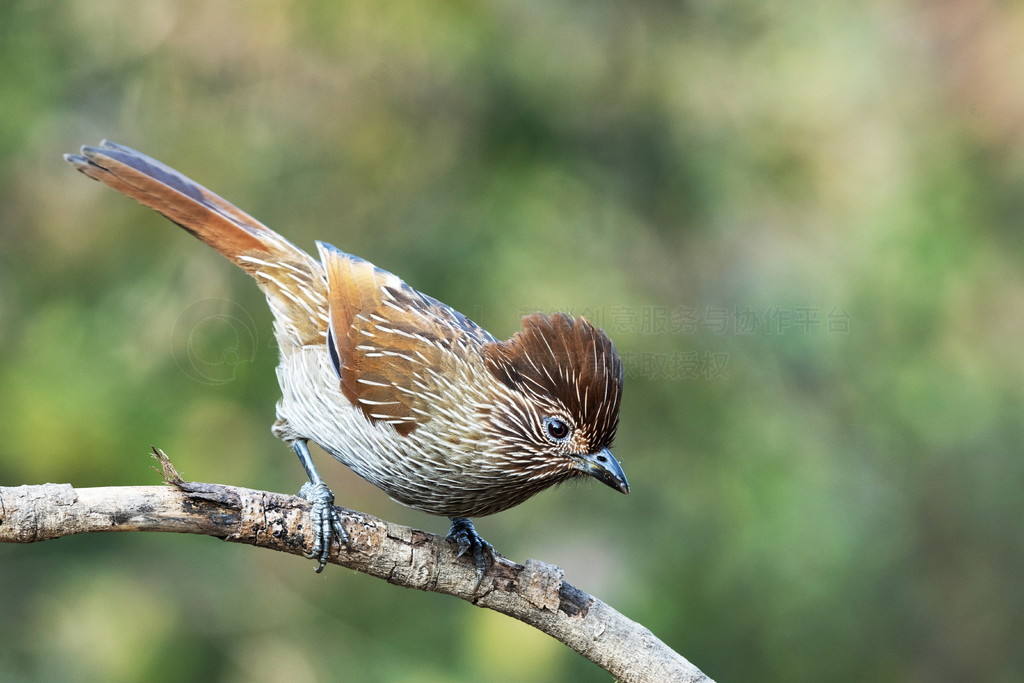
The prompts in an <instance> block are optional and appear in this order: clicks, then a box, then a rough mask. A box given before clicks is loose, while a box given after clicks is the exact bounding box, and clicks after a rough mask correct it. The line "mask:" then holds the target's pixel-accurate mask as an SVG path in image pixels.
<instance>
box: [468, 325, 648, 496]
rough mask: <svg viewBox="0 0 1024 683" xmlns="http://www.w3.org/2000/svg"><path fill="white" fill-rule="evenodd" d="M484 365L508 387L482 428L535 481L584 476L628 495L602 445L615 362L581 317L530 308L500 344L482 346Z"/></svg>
mask: <svg viewBox="0 0 1024 683" xmlns="http://www.w3.org/2000/svg"><path fill="white" fill-rule="evenodd" d="M484 360H485V362H486V365H487V369H488V371H489V372H490V374H491V375H493V376H494V377H495V378H497V380H498V381H499V382H500V384H501V385H502V386H503V387H504V388H506V389H507V390H508V391H504V392H502V398H501V399H500V400H498V401H496V402H495V403H494V405H493V406H492V408H491V410H490V411H489V415H488V418H489V420H488V422H489V424H488V430H487V431H488V432H489V436H490V437H491V439H492V440H493V441H494V442H496V443H497V448H496V450H498V451H499V452H500V453H502V454H503V455H505V456H506V457H507V458H508V459H509V460H510V461H511V462H514V463H515V465H516V466H517V467H520V468H522V470H523V471H524V474H528V476H529V478H531V479H534V478H535V479H536V480H538V481H545V480H547V481H550V480H555V481H558V480H563V479H568V478H571V477H574V476H583V475H587V476H591V477H594V478H595V479H597V480H598V481H600V482H602V483H604V484H607V485H608V486H610V487H611V488H613V489H615V490H616V491H620V492H622V493H629V484H628V483H627V481H626V475H625V474H624V473H623V471H622V467H621V466H620V465H619V463H618V461H617V460H616V459H615V457H614V456H613V455H612V453H611V451H610V450H609V448H610V446H611V444H612V441H613V439H614V438H615V430H616V428H617V427H618V424H619V403H620V400H621V397H622V360H621V359H620V358H619V354H618V353H617V352H616V351H615V345H614V344H613V343H612V341H611V339H609V338H608V335H606V334H605V333H604V332H602V331H601V330H599V329H598V328H596V327H594V326H593V325H591V324H590V323H589V322H588V321H587V320H586V319H585V318H573V317H571V316H569V315H565V314H562V313H558V314H555V315H550V316H549V315H543V314H539V313H535V314H532V315H528V316H526V317H524V318H523V329H522V330H520V331H519V332H517V333H516V334H515V335H513V337H512V338H511V339H509V340H508V341H504V342H492V343H490V344H487V345H486V346H485V347H484Z"/></svg>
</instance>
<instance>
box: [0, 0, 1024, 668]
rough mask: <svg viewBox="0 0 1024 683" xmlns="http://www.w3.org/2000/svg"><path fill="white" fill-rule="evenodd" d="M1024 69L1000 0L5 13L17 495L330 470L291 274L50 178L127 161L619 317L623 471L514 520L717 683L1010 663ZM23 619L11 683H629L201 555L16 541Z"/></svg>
mask: <svg viewBox="0 0 1024 683" xmlns="http://www.w3.org/2000/svg"><path fill="white" fill-rule="evenodd" d="M1022 46H1024V6H1022V5H1021V4H1020V3H995V2H988V1H982V2H973V1H971V0H951V1H949V2H944V3H927V2H913V1H911V0H897V1H896V2H879V1H874V2H870V1H869V2H866V3H864V2H862V3H854V2H842V1H840V2H832V3H817V4H813V3H812V4H808V3H803V4H796V3H754V2H745V1H743V0H725V1H724V2H706V3H700V2H677V3H670V2H655V1H644V2H636V3H583V2H572V1H571V0H551V1H548V2H537V1H536V0H534V1H528V2H508V1H502V0H497V1H491V2H481V3H473V2H464V1H461V2H460V1H454V0H453V1H449V2H413V1H411V0H397V1H394V2H387V3H365V2H335V1H333V0H330V1H329V0H319V1H315V0H314V1H300V0H292V1H284V0H280V1H273V2H271V1H270V0H263V1H256V2H216V3H207V2H201V1H199V0H190V1H187V2H179V1H171V0H150V1H148V2H129V1H127V0H119V1H109V2H87V1H86V0H77V1H76V0H57V1H56V2H52V1H51V2H42V1H31V2H29V1H24V0H12V1H8V2H6V3H3V5H2V7H0V86H2V87H0V387H2V389H3V390H2V391H0V434H2V435H3V441H2V445H0V483H3V484H7V485H16V484H22V483H41V482H44V481H58V482H65V481H67V482H71V483H73V484H75V485H77V486H104V485H119V484H120V485H129V484H151V483H155V482H156V481H157V480H158V479H157V476H156V475H155V474H154V473H152V472H151V471H150V469H149V466H150V464H151V463H150V462H149V461H148V460H147V457H146V451H147V448H148V446H149V445H150V444H151V443H155V444H158V445H160V446H161V447H163V448H165V449H166V450H167V451H168V453H169V454H170V455H171V457H172V459H173V460H174V462H175V463H176V464H177V465H178V467H179V469H180V470H181V471H182V472H183V474H184V475H185V476H187V477H190V478H192V479H196V480H200V481H218V482H224V483H234V484H239V485H246V486H254V487H266V488H271V489H275V490H281V491H294V490H297V489H298V487H299V485H300V484H301V482H302V472H301V469H300V468H299V467H298V465H297V464H296V463H295V462H294V458H293V456H292V455H291V453H290V452H289V451H288V449H287V448H286V447H285V446H284V445H282V444H281V443H279V442H277V441H276V440H275V439H274V438H273V437H272V436H271V434H270V431H269V426H270V423H271V422H272V420H273V404H274V401H275V399H276V396H277V388H276V380H275V377H274V372H273V368H274V366H275V360H276V359H275V354H276V350H275V348H274V345H273V342H272V339H271V336H270V316H269V312H268V311H267V309H266V307H265V304H264V303H263V301H262V300H261V297H260V295H259V292H258V291H257V289H256V287H254V286H253V285H252V283H251V282H250V281H248V280H247V278H246V277H245V276H244V275H243V274H242V273H241V272H239V271H237V270H235V269H233V268H232V267H230V265H229V264H227V263H226V262H223V261H222V260H221V259H220V257H218V256H217V255H216V254H214V253H213V252H212V251H211V250H209V249H207V248H205V247H204V246H202V245H201V244H199V243H197V242H194V241H192V240H190V239H189V238H188V236H187V235H185V234H183V233H182V232H181V231H180V230H177V229H175V228H173V226H171V225H169V224H168V223H167V222H166V221H164V220H163V219H161V218H159V217H158V216H156V215H155V214H152V213H151V212H149V211H148V210H145V209H142V208H140V207H137V206H136V205H134V204H133V203H131V202H129V201H127V200H125V199H123V198H121V197H119V196H117V195H116V194H115V193H113V192H111V191H109V190H107V189H105V188H101V187H100V186H99V185H96V184H93V183H89V182H87V181H86V180H85V179H84V178H82V177H81V176H79V175H77V174H75V173H74V172H73V171H72V169H71V168H69V167H68V166H67V165H66V164H65V163H64V162H63V161H62V160H61V157H60V155H61V154H62V153H64V152H70V151H74V150H76V149H77V147H78V146H79V145H80V144H83V143H88V144H92V143H95V142H97V141H98V140H99V139H101V138H103V137H109V138H111V139H113V140H117V141H119V142H122V143H125V144H129V145H132V146H135V147H138V148H140V149H142V150H143V151H145V152H147V153H149V154H151V155H153V156H156V157H157V158H160V159H162V160H164V161H166V162H167V163H169V164H171V165H173V166H175V167H177V168H179V169H181V170H182V171H184V172H185V173H187V174H189V175H191V176H192V177H194V178H196V179H197V180H199V181H200V182H203V183H205V184H207V185H208V186H209V187H210V188H211V189H213V190H214V191H215V192H218V193H220V194H222V195H224V196H225V197H227V198H228V199H230V200H231V201H233V202H235V203H237V204H238V205H239V206H242V207H244V208H245V209H247V210H248V211H250V212H251V213H253V214H254V215H256V216H257V217H259V218H261V219H262V220H264V221H265V222H266V223H267V224H269V225H271V226H274V227H276V228H277V229H279V230H281V231H282V232H283V233H284V234H286V235H287V236H288V237H289V238H291V239H292V240H294V241H295V242H297V243H298V244H300V245H303V246H306V247H311V246H312V242H313V240H314V239H325V240H328V241H331V242H333V243H335V244H337V245H339V246H340V247H341V248H343V249H345V250H346V251H350V252H352V253H355V254H359V255H361V256H363V257H365V258H368V259H370V260H372V261H374V262H375V263H377V264H378V265H380V266H381V267H384V268H387V269H389V270H392V271H394V272H396V273H398V274H400V275H401V276H403V277H404V278H405V279H406V280H407V281H409V282H410V283H411V284H412V285H413V286H415V287H417V288H419V289H421V290H423V291H426V292H428V293H430V294H432V295H434V296H437V297H439V298H440V299H442V300H443V301H446V302H448V303H450V304H452V305H454V306H455V307H456V308H458V309H460V310H462V311H464V312H466V313H467V314H469V315H470V316H471V317H474V318H475V319H477V320H478V321H479V322H480V323H482V324H483V325H485V326H486V327H488V328H489V329H490V330H491V331H493V332H494V333H496V334H498V335H502V336H504V335H508V334H510V333H511V332H512V331H514V330H515V329H516V327H517V323H518V315H519V314H521V313H525V312H527V311H529V310H533V309H541V310H548V311H551V310H560V309H568V310H571V311H574V312H576V313H583V314H586V315H588V316H589V317H591V318H592V319H594V320H595V322H597V323H599V324H601V325H603V326H604V327H605V328H606V329H607V330H608V331H609V332H610V333H611V335H612V336H613V338H614V339H615V340H616V342H617V344H618V346H619V348H620V351H621V352H622V353H623V355H624V357H625V358H626V361H627V366H628V368H629V382H628V386H627V389H626V396H625V404H624V409H623V416H622V427H621V429H620V435H619V439H618V443H617V447H616V452H617V454H618V455H619V456H620V458H621V460H622V462H623V463H624V466H625V469H626V471H627V473H628V474H629V477H630V481H631V484H632V486H633V493H632V495H630V496H628V497H623V496H617V495H615V494H613V493H612V492H610V491H609V490H607V489H606V488H604V487H601V486H599V485H589V486H588V485H581V486H567V487H563V488H562V489H560V490H556V491H554V492H551V493H545V494H542V495H541V496H539V497H537V498H536V499H534V500H532V501H530V502H529V503H528V504H526V505H523V506H521V507H520V508H518V509H515V510H512V511H509V512H507V513H503V514H501V515H498V516H496V517H494V518H489V519H485V520H482V521H481V522H480V528H481V530H482V533H483V534H484V535H485V536H486V537H487V538H488V539H489V540H491V541H492V542H494V543H495V544H496V546H497V547H498V548H499V549H500V550H501V551H502V552H503V553H505V554H507V555H508V556H509V557H512V558H514V559H517V560H520V561H522V560H524V559H525V558H527V557H537V558H541V559H543V560H545V561H548V562H553V563H556V564H558V565H560V566H562V567H563V568H565V570H566V573H567V578H568V580H569V581H571V582H573V583H575V584H576V585H579V586H580V587H581V588H583V589H585V590H588V591H591V592H593V593H595V594H597V595H599V596H600V597H602V598H603V599H605V600H606V601H608V602H609V603H611V604H612V605H614V606H616V607H617V608H619V609H621V610H622V611H623V612H625V613H626V614H627V615H629V616H631V617H632V618H634V619H636V620H638V621H640V622H642V623H644V624H645V625H647V626H648V627H650V628H651V629H652V630H653V631H654V632H655V633H656V634H657V635H659V636H660V637H661V638H663V639H664V640H665V641H666V642H668V643H669V644H670V645H671V646H673V647H675V648H676V649H678V650H679V651H680V652H682V653H683V654H685V655H686V656H687V657H689V658H690V659H692V660H693V661H694V662H695V663H697V664H698V665H699V666H700V667H702V668H703V669H704V670H705V671H707V672H708V673H709V674H710V675H712V676H713V677H715V678H717V679H718V680H722V681H730V680H785V681H821V680H829V681H847V680H850V681H853V680H857V681H859V680H903V681H937V680H986V681H1010V680H1019V679H1020V677H1021V676H1022V675H1024V654H1022V650H1021V648H1020V646H1019V638H1020V634H1021V633H1022V632H1024V619H1022V615H1024V597H1022V595H1024V594H1022V592H1021V591H1020V578H1021V576H1022V575H1024V574H1022V572H1024V539H1022V531H1021V520H1022V519H1024V502H1022V499H1024V497H1022V495H1021V491H1022V484H1024V461H1022V458H1021V456H1020V447H1021V443H1022V436H1024V435H1022V431H1024V429H1022V426H1021V422H1022V417H1024V412H1022V409H1024V391H1022V386H1024V355H1022V353H1021V347H1020V340H1021V338H1022V332H1024V317H1022V311H1024V259H1022V247H1024V239H1022V237H1021V235H1022V232H1021V230H1020V226H1021V220H1022V219H1021V217H1022V216H1024V200H1022V197H1024V192H1022V191H1021V188H1022V182H1024V139H1022V136H1021V132H1022V127H1024V90H1022V89H1021V88H1020V84H1021V82H1024V54H1022V53H1024V49H1022ZM323 467H324V471H325V474H327V477H328V480H329V482H330V483H331V484H332V485H333V486H334V488H335V491H336V492H338V495H339V501H340V502H341V503H343V504H345V505H348V506H351V507H355V508H357V509H362V510H366V511H368V512H371V513H374V514H378V515H381V516H383V517H385V518H388V519H392V520H395V521H398V522H402V523H408V524H414V525H416V526H420V527H423V528H427V529H430V530H432V531H435V532H443V531H444V530H445V529H446V522H445V520H441V519H437V518H432V517H429V516H426V515H421V514H419V513H416V512H414V511H411V510H407V509H405V508H402V507H401V506H398V505H396V504H394V503H392V502H390V501H389V500H387V499H386V497H385V496H383V495H382V494H380V493H379V492H377V491H376V490H375V489H373V488H372V487H370V486H369V485H366V484H364V483H362V482H360V481H358V480H357V479H356V478H355V477H354V476H352V475H351V474H350V473H349V472H347V471H346V470H345V469H344V468H342V467H333V466H331V464H330V463H324V466H323ZM553 522H557V523H553ZM0 614H2V615H3V618H2V619H0V671H2V672H3V677H4V679H5V680H25V681H49V680H73V681H137V680H148V681H177V680H192V679H196V678H201V679H205V680H217V681H242V680H244V681H270V680H283V679H289V680H292V679H294V680H324V681H326V680H341V679H344V680H361V681H409V682H413V681H415V682H431V681H449V680H487V681H520V680H531V681H563V680H606V677H605V676H604V675H603V674H602V672H601V671H600V670H598V669H597V668H596V667H594V666H592V665H590V664H589V663H588V662H586V661H584V660H582V659H581V658H579V657H578V656H576V655H575V654H574V653H572V652H571V651H569V650H567V649H566V648H564V647H562V646H561V645H560V644H558V643H556V642H554V641H552V640H550V639H548V638H546V637H545V636H543V635H541V634H538V633H536V632H534V631H532V630H531V629H529V628H527V627H526V626H523V625H521V624H518V623H516V622H512V621H510V620H508V619H505V618H503V617H500V616H497V615H494V614H490V613H486V612H484V611H482V610H478V609H475V608H473V607H471V606H469V605H466V604H462V603H459V602H456V601H454V600H451V599H449V598H445V597H442V596H437V595H428V594H421V593H415V592H412V591H405V590H399V589H396V588H393V587H391V586H388V585H387V584H384V583H381V582H379V581H373V580H370V579H368V578H366V577H363V576H359V575H355V574H353V573H351V572H346V571H344V570H341V569H338V568H332V569H329V570H328V571H326V572H325V574H324V575H322V576H315V575H314V574H313V571H312V566H311V564H310V563H307V562H303V561H301V560H299V559H297V558H294V557H285V556H277V555H275V554H272V553H267V552H258V551H255V550H251V549H248V548H244V547H235V546H228V545H220V544H217V543H215V542H213V541H211V540H210V539H208V538H192V537H173V536H160V535H143V534H137V535H123V536H109V537H104V536H92V537H83V538H68V539H63V540H60V541H54V542H51V543H44V544H39V545H33V546H24V547H14V546H5V547H0Z"/></svg>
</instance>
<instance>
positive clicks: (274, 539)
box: [0, 451, 711, 681]
mask: <svg viewBox="0 0 1024 683" xmlns="http://www.w3.org/2000/svg"><path fill="white" fill-rule="evenodd" d="M155 452H156V455H157V458H158V459H159V460H160V462H161V465H162V466H163V469H164V476H165V479H166V480H167V482H168V483H169V484H171V485H170V486H120V487H99V488H80V489H76V488H73V487H72V486H71V485H70V484H42V485H39V486H17V487H0V542H3V543H34V542H36V541H45V540H49V539H53V538H59V537H61V536H68V535H71V534H83V533H93V532H97V531H170V532H175V533H189V534H204V535H207V536H214V537H216V538H221V539H223V540H226V541H232V542H235V543H246V544H248V545H253V546H257V547H261V548H269V549H272V550H278V551H281V552H287V553H292V554H295V555H303V554H304V553H305V552H306V548H308V547H309V544H310V542H311V536H310V530H309V525H308V524H307V523H306V522H307V520H308V519H309V503H307V502H306V501H305V500H303V499H302V498H298V497H296V496H288V495H282V494H279V493H271V492H268V491H255V490H252V489H245V488H240V487H236V486H224V485H220V484H200V483H196V482H186V481H182V479H181V478H180V477H179V476H178V474H177V472H175V471H174V468H173V467H172V466H171V464H170V462H169V461H168V460H167V458H166V456H164V455H163V453H162V452H160V451H155ZM339 509H340V510H341V511H342V514H343V520H344V525H345V529H346V531H347V532H348V536H349V546H348V547H347V548H337V547H335V548H334V549H333V550H332V553H331V560H330V561H331V562H332V563H334V564H339V565H341V566H343V567H348V568H349V569H354V570H356V571H360V572H363V573H365V574H369V575H371V576H375V577H377V578H380V579H384V580H385V581H388V582H390V583H393V584H396V585H399V586H405V587H407V588H417V589H419V590H425V591H433V592H437V593H446V594H448V595H453V596H455V597H458V598H462V599H463V600H466V601H468V602H471V603H473V604H474V605H477V606H479V607H486V608H488V609H492V610H494V611H496V612H501V613H502V614H506V615H508V616H510V617H514V618H515V619H519V620H520V621H523V622H525V623H527V624H530V625H531V626H534V627H535V628H537V629H540V630H541V631H543V632H544V633H547V634H548V635H550V636H552V637H554V638H556V639H558V640H560V641H561V642H563V643H565V644H566V645H568V646H569V647H571V648H572V649H574V650H576V651H577V652H579V653H580V654H581V655H583V656H584V657H586V658H587V659H589V660H591V661H592V662H594V663H596V664H597V665H598V666H600V667H602V668H604V669H606V670H607V671H608V672H610V673H611V674H612V675H614V676H615V677H616V678H617V679H619V680H621V681H710V680H711V679H709V678H708V677H707V676H705V675H704V674H703V673H701V671H700V670H699V669H697V667H695V666H694V665H693V664H691V663H690V662H688V661H687V660H686V659H685V658H683V657H682V656H681V655H679V654H677V653H676V652H674V651H673V650H672V649H670V648H669V647H668V646H666V645H665V644H664V643H663V642H661V641H660V640H658V638H656V637H655V636H654V634H652V633H651V632H650V631H649V630H647V629H646V628H644V627H643V626H641V625H640V624H637V623H636V622H633V621H631V620H630V619H627V618H626V617H625V616H623V615H622V614H620V613H619V612H617V611H615V610H614V609H612V608H611V607H609V606H608V605H606V604H605V603H603V602H601V601H600V600H598V599H597V598H595V597H593V596H591V595H588V594H587V593H584V592H583V591H581V590H579V589H577V588H574V587H573V586H571V585H569V584H568V583H566V582H565V581H563V580H562V570H561V569H559V568H558V567H555V566H553V565H549V564H545V563H543V562H539V561H537V560H527V561H526V565H525V566H523V565H519V564H516V563H514V562H510V561H509V560H507V559H505V558H503V557H500V556H499V557H498V558H497V560H496V562H495V564H494V566H493V567H492V568H491V570H490V571H489V572H488V573H487V575H486V576H485V577H484V580H483V581H482V582H481V584H480V585H479V587H478V586H477V577H476V573H475V570H474V567H473V564H472V562H470V561H466V560H465V559H463V560H457V559H456V557H455V552H454V549H453V546H452V545H451V544H450V543H448V542H447V541H446V540H445V539H444V538H443V537H440V536H436V535H434V534H431V533H427V532H425V531H420V530H418V529H412V528H410V527H405V526H400V525H397V524H392V523H390V522H386V521H384V520H381V519H378V518H376V517H373V516H371V515H367V514H364V513H362V512H356V511H353V510H347V509H345V508H339Z"/></svg>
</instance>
